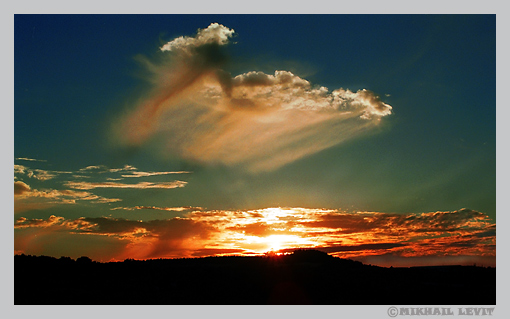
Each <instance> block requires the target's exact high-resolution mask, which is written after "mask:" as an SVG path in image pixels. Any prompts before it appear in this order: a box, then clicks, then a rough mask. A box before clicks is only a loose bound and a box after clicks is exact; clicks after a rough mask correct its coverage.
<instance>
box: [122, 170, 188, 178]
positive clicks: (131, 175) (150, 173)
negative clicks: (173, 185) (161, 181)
mask: <svg viewBox="0 0 510 319" xmlns="http://www.w3.org/2000/svg"><path fill="white" fill-rule="evenodd" d="M189 173H191V172H188V171H176V172H138V171H136V172H135V171H133V172H131V173H130V174H126V175H121V176H122V177H147V176H158V175H169V174H189Z"/></svg>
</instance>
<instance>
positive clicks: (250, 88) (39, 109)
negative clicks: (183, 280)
mask: <svg viewBox="0 0 510 319" xmlns="http://www.w3.org/2000/svg"><path fill="white" fill-rule="evenodd" d="M14 70H15V73H14V228H15V229H14V253H15V254H18V253H25V254H32V255H49V256H55V257H60V256H70V257H72V258H77V257H80V256H84V255H85V256H89V257H90V258H92V259H94V260H98V261H111V260H124V259H126V258H136V259H147V258H175V257H200V256H212V255H223V254H238V255H257V254H263V253H265V252H267V251H281V252H287V251H292V249H294V248H316V249H320V250H323V251H325V252H328V253H330V254H332V255H335V256H338V257H343V258H351V259H356V260H360V261H363V262H365V263H371V264H376V265H382V266H390V265H393V266H400V265H401V266H410V265H428V264H473V263H477V264H483V265H495V262H496V246H495V245H496V17H495V15H16V16H15V18H14Z"/></svg>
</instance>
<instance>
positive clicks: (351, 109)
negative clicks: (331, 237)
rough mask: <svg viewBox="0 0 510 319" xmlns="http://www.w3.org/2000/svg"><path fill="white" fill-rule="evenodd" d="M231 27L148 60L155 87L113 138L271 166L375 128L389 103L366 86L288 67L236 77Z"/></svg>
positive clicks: (205, 159)
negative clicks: (313, 78)
mask: <svg viewBox="0 0 510 319" xmlns="http://www.w3.org/2000/svg"><path fill="white" fill-rule="evenodd" d="M233 34H234V30H232V29H229V28H227V27H225V26H222V25H220V24H216V23H213V24H211V25H210V26H209V27H208V28H206V29H201V30H198V32H197V34H196V35H195V36H194V37H179V38H176V39H174V40H172V41H170V42H168V43H167V44H165V45H164V46H163V47H162V48H161V51H162V52H161V54H162V55H161V61H159V62H149V61H146V66H147V68H148V69H149V70H150V71H151V72H152V78H151V79H152V83H153V89H152V91H151V92H148V93H147V94H146V95H143V96H141V97H140V99H139V101H138V102H137V103H136V104H135V105H134V106H133V108H132V109H131V110H130V111H128V112H127V113H126V114H124V115H122V116H120V117H119V119H117V120H116V121H115V122H114V123H113V132H114V136H115V138H114V140H115V142H116V143H118V144H119V145H123V146H129V147H132V146H141V145H143V144H145V143H148V142H150V141H152V140H151V138H152V137H154V136H158V140H164V141H165V143H166V144H164V145H161V147H160V149H161V150H162V152H163V153H164V154H167V155H170V156H178V157H181V158H183V159H186V160H189V161H194V162H199V163H203V164H212V165H229V166H241V167H244V168H246V169H248V170H249V171H251V172H260V171H269V170H274V169H277V168H279V167H281V166H283V165H286V164H289V163H292V162H294V161H296V160H298V159H300V158H303V157H305V156H309V155H312V154H315V153H317V152H319V151H321V150H324V149H327V148H330V147H333V146H335V145H338V144H341V143H342V142H344V141H347V140H350V139H352V138H355V137H358V136H361V135H362V134H365V133H367V132H370V131H371V130H373V129H374V128H375V127H377V125H378V124H379V123H380V120H381V118H382V117H385V116H388V115H390V114H391V113H392V107H391V106H390V105H388V104H386V103H384V102H383V101H382V100H381V99H380V97H379V96H378V95H377V94H375V93H373V92H371V91H369V90H366V89H362V90H358V91H356V92H353V91H350V90H348V89H343V88H340V89H336V90H333V91H330V90H329V89H328V88H326V87H324V86H318V85H313V84H311V83H310V82H309V81H307V80H305V79H303V78H301V77H299V76H298V75H295V74H293V73H291V72H289V71H285V70H276V71H275V72H274V74H265V73H263V72H259V71H251V72H246V73H243V74H239V75H236V76H232V75H231V74H230V73H229V72H228V71H226V70H225V69H224V66H225V63H226V61H227V60H228V59H227V56H226V54H225V52H224V51H223V49H222V47H224V46H226V45H228V44H229V39H230V38H231V37H232V36H233Z"/></svg>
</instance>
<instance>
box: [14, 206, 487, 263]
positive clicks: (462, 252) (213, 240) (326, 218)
mask: <svg viewBox="0 0 510 319" xmlns="http://www.w3.org/2000/svg"><path fill="white" fill-rule="evenodd" d="M185 216H186V217H184V218H182V217H175V218H171V219H166V220H149V221H134V220H125V219H114V218H106V217H101V218H88V217H82V218H80V219H77V220H65V219H64V218H63V217H55V216H51V217H50V218H49V219H48V220H38V219H37V220H27V219H26V218H20V219H18V220H17V221H16V224H15V228H17V229H19V230H22V229H29V228H32V229H35V228H37V229H42V228H44V229H46V230H47V231H48V229H53V230H54V231H57V230H58V231H59V232H62V231H65V232H70V233H73V234H75V235H76V236H83V235H95V236H106V237H108V238H116V239H117V240H119V241H121V242H122V243H124V246H123V247H124V249H123V250H121V251H117V252H115V253H114V252H112V256H111V257H110V258H116V259H125V258H138V259H146V258H162V257H163V258H164V257H191V256H204V255H205V254H206V252H210V255H222V254H228V253H231V254H240V255H253V254H262V253H264V252H266V251H268V250H274V251H278V250H279V251H281V252H286V251H292V250H294V249H296V248H314V249H320V250H323V251H325V252H328V253H330V254H333V255H335V256H339V257H344V258H354V259H367V258H369V257H370V258H372V257H373V258H375V257H377V256H381V258H382V256H386V257H388V258H393V259H395V258H397V257H398V258H403V259H407V260H409V258H417V257H423V258H424V257H427V258H432V257H434V258H439V257H444V256H449V257H452V258H453V257H454V256H457V257H459V258H460V257H461V256H464V257H465V258H468V256H471V257H470V258H478V257H483V258H495V253H496V251H495V244H496V242H495V241H496V227H495V224H494V223H492V222H491V220H490V219H489V218H488V217H487V215H485V214H482V213H480V212H476V211H472V210H468V209H462V210H458V211H453V212H435V213H422V214H402V215H397V214H386V213H374V212H360V213H347V212H342V211H338V210H323V209H305V208H267V209H260V210H254V211H205V210H195V211H190V212H189V213H187V214H186V215H185ZM367 260H368V259H367Z"/></svg>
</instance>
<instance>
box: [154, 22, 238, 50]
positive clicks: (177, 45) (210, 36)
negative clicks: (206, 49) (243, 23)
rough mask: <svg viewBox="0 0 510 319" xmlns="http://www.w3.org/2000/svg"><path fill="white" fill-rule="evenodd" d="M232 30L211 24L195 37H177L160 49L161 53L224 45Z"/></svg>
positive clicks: (232, 32) (199, 31)
mask: <svg viewBox="0 0 510 319" xmlns="http://www.w3.org/2000/svg"><path fill="white" fill-rule="evenodd" d="M233 34H234V30H232V29H229V28H227V27H225V26H223V25H221V24H218V23H211V25H209V26H208V27H207V28H205V29H199V30H198V32H197V35H196V36H195V37H187V36H186V37H185V36H182V37H178V38H176V39H174V40H172V41H170V42H168V43H166V44H165V45H164V46H162V47H161V51H189V50H190V49H191V48H196V47H200V46H203V45H206V44H218V45H224V44H227V43H228V39H229V38H230V37H232V35H233Z"/></svg>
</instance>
